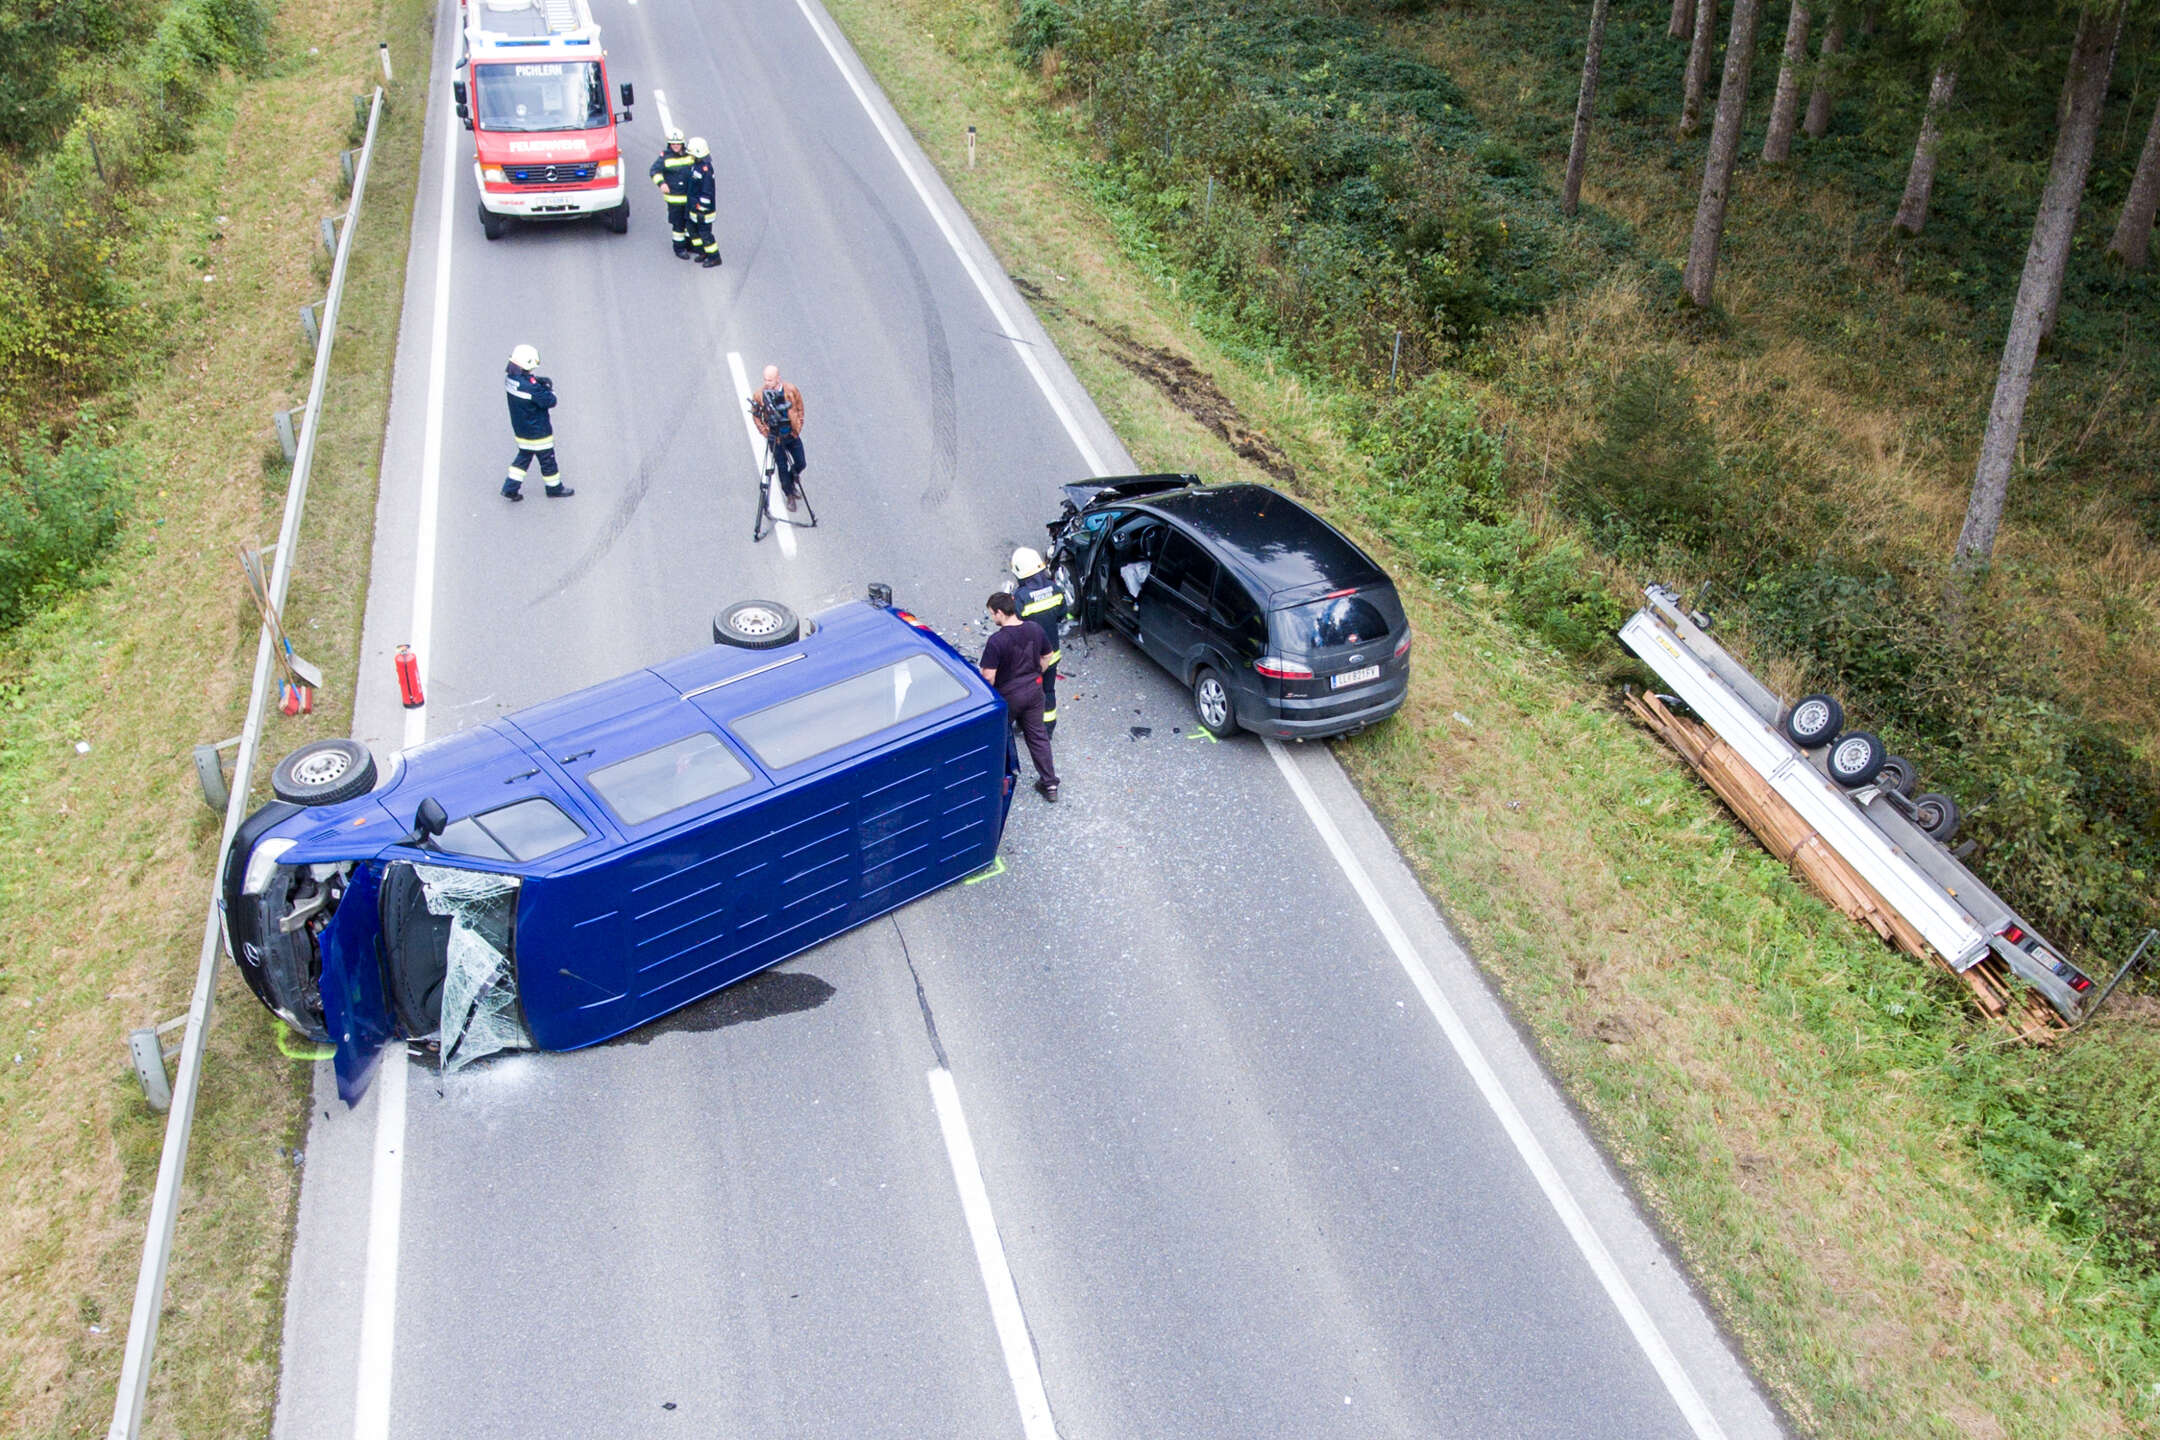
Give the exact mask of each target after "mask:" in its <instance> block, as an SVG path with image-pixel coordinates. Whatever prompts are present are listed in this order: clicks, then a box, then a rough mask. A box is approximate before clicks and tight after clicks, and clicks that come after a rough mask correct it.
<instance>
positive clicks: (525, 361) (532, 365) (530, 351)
mask: <svg viewBox="0 0 2160 1440" xmlns="http://www.w3.org/2000/svg"><path fill="white" fill-rule="evenodd" d="M510 363H511V364H512V365H515V366H517V367H518V369H520V370H537V369H539V368H540V352H539V351H538V350H535V349H534V348H533V347H532V346H530V345H520V346H518V347H517V349H515V350H512V351H511V352H510Z"/></svg>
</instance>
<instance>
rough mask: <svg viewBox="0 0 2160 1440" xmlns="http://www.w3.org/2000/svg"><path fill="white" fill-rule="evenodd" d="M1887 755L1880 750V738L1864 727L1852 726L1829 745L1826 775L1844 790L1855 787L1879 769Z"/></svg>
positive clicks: (1881, 746)
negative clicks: (1828, 767)
mask: <svg viewBox="0 0 2160 1440" xmlns="http://www.w3.org/2000/svg"><path fill="white" fill-rule="evenodd" d="M1889 758H1890V757H1889V756H1888V755H1887V754H1886V753H1885V752H1884V750H1883V743H1882V741H1880V740H1878V739H1876V738H1875V737H1874V736H1873V735H1870V734H1869V733H1868V732H1867V731H1865V730H1854V731H1851V732H1849V733H1847V734H1844V735H1840V736H1838V738H1837V743H1836V744H1834V745H1832V746H1831V747H1830V756H1829V766H1830V778H1831V779H1833V780H1835V781H1837V783H1838V784H1840V785H1842V786H1844V787H1845V788H1846V789H1848V790H1857V789H1859V788H1860V787H1861V786H1862V785H1865V784H1867V783H1868V781H1870V780H1873V779H1874V778H1875V777H1876V776H1877V775H1879V774H1881V773H1882V768H1883V762H1884V761H1885V760H1887V759H1889Z"/></svg>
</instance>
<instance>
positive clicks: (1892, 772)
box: [1875, 755, 1920, 796]
mask: <svg viewBox="0 0 2160 1440" xmlns="http://www.w3.org/2000/svg"><path fill="white" fill-rule="evenodd" d="M1875 783H1876V784H1878V785H1880V786H1882V787H1884V788H1885V789H1888V790H1895V791H1897V793H1898V794H1900V795H1905V796H1910V795H1911V794H1912V792H1913V787H1914V786H1916V785H1918V784H1919V783H1920V772H1919V771H1918V770H1915V769H1914V768H1913V763H1912V761H1910V760H1908V759H1906V758H1905V757H1904V756H1902V755H1892V756H1890V757H1889V758H1887V759H1885V760H1884V761H1883V762H1882V769H1881V770H1879V771H1877V772H1876V775H1875Z"/></svg>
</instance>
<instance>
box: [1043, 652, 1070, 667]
mask: <svg viewBox="0 0 2160 1440" xmlns="http://www.w3.org/2000/svg"><path fill="white" fill-rule="evenodd" d="M1064 658H1065V652H1064V651H1063V650H1051V651H1048V652H1046V653H1045V654H1044V655H1043V659H1045V660H1047V661H1049V662H1050V663H1051V664H1052V665H1055V664H1057V663H1058V661H1060V660H1062V659H1064Z"/></svg>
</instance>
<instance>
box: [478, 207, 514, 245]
mask: <svg viewBox="0 0 2160 1440" xmlns="http://www.w3.org/2000/svg"><path fill="white" fill-rule="evenodd" d="M509 228H510V222H509V221H508V220H505V219H504V218H503V217H502V216H500V215H497V214H496V213H495V212H494V211H492V210H490V209H488V208H487V206H485V205H482V206H481V207H480V233H481V234H483V235H485V236H487V238H488V239H490V240H500V239H502V237H503V232H504V231H506V230H508V229H509Z"/></svg>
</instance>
